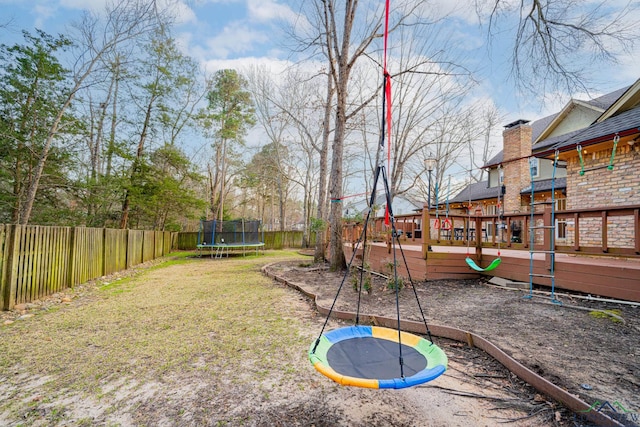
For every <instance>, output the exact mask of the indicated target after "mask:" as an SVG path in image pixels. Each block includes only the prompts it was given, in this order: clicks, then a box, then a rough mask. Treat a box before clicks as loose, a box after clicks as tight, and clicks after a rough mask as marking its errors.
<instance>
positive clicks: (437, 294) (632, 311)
mask: <svg viewBox="0 0 640 427" xmlns="http://www.w3.org/2000/svg"><path fill="white" fill-rule="evenodd" d="M270 270H271V271H272V272H273V273H275V274H277V275H278V276H281V277H283V278H285V279H287V280H290V281H292V282H294V283H296V284H298V285H299V286H301V287H302V288H304V289H306V290H308V291H309V292H311V293H313V294H316V295H318V296H319V303H321V304H322V305H324V306H326V307H329V306H331V303H332V301H333V300H334V298H335V296H336V291H337V289H338V286H339V284H340V283H341V281H342V279H343V277H344V273H333V272H330V271H328V269H327V267H326V266H318V265H309V266H304V265H300V264H292V263H289V264H280V265H276V266H272V267H270ZM373 283H374V284H373V287H372V290H371V292H370V293H363V295H362V300H361V303H360V311H361V312H362V313H370V314H377V315H384V316H388V317H395V313H396V306H395V292H394V291H392V290H390V289H389V288H388V286H387V280H385V279H381V278H377V277H376V276H374V281H373ZM415 286H416V290H417V294H418V297H419V300H420V303H421V305H422V307H423V309H424V311H425V314H426V318H427V322H428V323H429V324H441V325H447V326H454V327H457V328H460V329H464V330H467V331H471V332H474V333H477V334H478V335H481V336H483V337H485V338H487V339H489V340H490V341H492V342H493V343H494V344H497V345H498V346H499V347H500V348H501V349H503V350H504V351H505V352H506V353H508V354H509V355H511V356H512V357H513V358H515V359H516V360H518V361H519V362H521V363H522V364H524V365H525V366H527V367H528V368H530V369H531V370H533V371H535V372H537V373H538V374H539V375H541V376H543V377H544V378H546V379H548V380H549V381H551V382H553V383H554V384H556V385H558V386H560V387H562V388H564V389H565V390H567V391H569V392H571V393H572V394H574V395H576V396H578V397H580V398H581V399H582V400H584V401H585V402H587V403H589V404H592V403H596V402H601V403H604V402H610V403H612V404H613V403H614V402H617V403H619V404H620V405H621V407H624V408H625V409H624V410H627V411H629V416H628V417H626V419H625V420H624V421H625V422H626V424H627V425H637V423H638V421H637V415H638V413H639V412H640V362H639V360H640V307H636V306H630V305H622V304H614V303H604V302H595V301H588V300H584V299H580V296H579V295H576V294H574V295H573V296H568V295H566V296H565V295H564V294H563V296H561V297H560V299H561V301H562V302H563V304H562V305H561V306H558V305H554V304H551V303H550V302H549V297H548V296H544V297H534V298H533V299H531V300H530V299H524V298H523V296H524V295H526V294H527V293H528V291H511V290H505V289H500V288H499V287H495V286H492V285H490V284H487V282H486V281H485V280H467V281H460V280H442V281H429V282H426V283H424V282H423V283H415ZM356 296H357V292H356V291H355V290H354V281H352V280H351V278H350V277H348V278H347V279H346V282H345V284H344V286H343V290H342V291H341V292H340V295H339V297H338V299H337V301H336V309H339V310H347V311H355V309H356V305H357V300H356ZM399 305H400V312H401V317H402V318H404V319H408V320H418V321H420V320H421V316H420V311H419V309H418V308H417V304H416V302H415V295H414V293H413V291H412V290H410V288H409V287H405V288H404V289H403V290H402V291H401V292H400V303H399ZM595 310H606V311H610V312H611V313H613V314H616V315H617V316H618V317H619V318H618V317H612V316H608V315H606V314H603V313H601V312H598V311H595ZM620 319H622V321H620ZM436 343H438V340H437V339H436ZM447 347H449V348H447ZM444 348H445V351H448V352H451V347H450V346H448V345H447V344H446V343H445V344H444ZM463 369H464V368H463ZM474 369H477V366H476V367H470V368H469V369H465V372H466V373H469V372H470V371H471V372H473V371H474ZM504 386H505V387H508V386H506V385H504ZM532 394H534V393H533V392H532ZM537 398H538V399H540V396H537ZM618 411H620V412H621V411H623V409H620V408H618ZM573 418H575V415H573V416H572V415H570V414H566V413H564V414H562V419H564V420H565V421H566V422H575V421H573ZM620 418H622V417H619V419H620ZM547 421H548V419H547ZM543 425H544V424H543Z"/></svg>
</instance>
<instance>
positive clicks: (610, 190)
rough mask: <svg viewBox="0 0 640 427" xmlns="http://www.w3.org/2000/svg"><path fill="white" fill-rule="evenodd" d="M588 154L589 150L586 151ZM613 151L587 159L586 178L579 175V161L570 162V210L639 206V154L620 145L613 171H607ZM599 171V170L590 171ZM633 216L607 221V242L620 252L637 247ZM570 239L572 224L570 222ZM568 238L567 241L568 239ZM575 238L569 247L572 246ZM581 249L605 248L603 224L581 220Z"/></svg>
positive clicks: (573, 159)
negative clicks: (591, 247) (582, 247)
mask: <svg viewBox="0 0 640 427" xmlns="http://www.w3.org/2000/svg"><path fill="white" fill-rule="evenodd" d="M587 150H588V148H587ZM610 158H611V151H610V150H603V151H598V152H594V153H588V154H585V155H584V168H585V173H584V175H582V176H581V175H580V169H581V167H580V159H579V157H578V156H577V155H576V157H573V158H571V159H569V161H568V162H567V209H569V210H571V209H589V208H601V207H611V206H629V205H639V204H640V151H635V150H634V149H633V148H632V147H629V145H627V144H624V145H622V144H621V145H619V146H618V150H617V152H616V156H615V159H614V164H613V165H614V168H613V170H611V171H610V170H608V169H607V168H606V166H607V165H609V160H610ZM594 167H599V169H595V170H588V169H589V168H594ZM633 221H634V218H633V216H631V215H630V216H623V217H609V218H607V241H608V244H609V245H610V246H615V247H618V248H628V247H631V248H632V247H634V235H633V233H634V227H633ZM567 225H568V230H567V231H568V233H569V236H572V233H573V221H567ZM569 236H568V237H569ZM572 240H573V239H572V238H570V239H569V242H568V243H572ZM580 245H581V246H600V245H602V220H601V219H600V218H583V219H581V220H580Z"/></svg>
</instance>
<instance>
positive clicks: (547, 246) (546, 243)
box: [542, 204, 555, 270]
mask: <svg viewBox="0 0 640 427" xmlns="http://www.w3.org/2000/svg"><path fill="white" fill-rule="evenodd" d="M551 208H552V207H551V205H550V204H548V205H545V206H544V213H543V214H542V224H543V225H544V226H545V227H546V228H544V229H543V230H544V233H543V234H542V236H543V237H542V242H543V243H542V247H543V248H544V250H545V251H547V252H545V254H544V266H545V268H546V269H547V270H551V254H550V253H549V252H548V251H552V250H555V248H552V247H551V233H553V232H554V231H555V229H554V228H551V226H553V224H552V223H551Z"/></svg>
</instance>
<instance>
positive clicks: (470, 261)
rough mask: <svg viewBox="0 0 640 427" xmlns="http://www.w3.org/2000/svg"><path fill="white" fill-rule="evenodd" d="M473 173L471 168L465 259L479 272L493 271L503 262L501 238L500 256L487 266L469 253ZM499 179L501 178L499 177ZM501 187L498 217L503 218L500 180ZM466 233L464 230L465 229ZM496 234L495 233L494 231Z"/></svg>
mask: <svg viewBox="0 0 640 427" xmlns="http://www.w3.org/2000/svg"><path fill="white" fill-rule="evenodd" d="M500 168H501V166H498V176H499V175H500V172H499V171H500ZM472 179H473V178H472V175H471V170H469V187H468V188H469V206H468V208H467V209H468V219H467V227H466V232H467V235H466V238H467V257H466V258H465V261H466V263H467V265H468V266H469V267H471V268H472V269H473V270H475V271H479V272H484V271H491V270H494V269H495V268H496V267H498V266H499V265H500V263H501V262H502V258H501V257H500V240H498V258H495V259H494V260H493V261H491V264H489V265H488V266H487V267H485V268H482V267H480V266H479V265H478V264H476V262H475V261H474V260H473V258H471V255H470V254H469V249H470V245H471V239H469V234H470V233H469V231H470V226H471V206H472V205H471V181H472ZM498 179H499V178H498ZM498 184H499V187H498V213H499V215H498V218H501V217H502V215H501V214H500V206H501V203H500V194H501V193H502V188H501V187H502V184H500V182H498ZM476 232H478V230H476ZM463 233H464V230H463ZM494 234H495V233H494Z"/></svg>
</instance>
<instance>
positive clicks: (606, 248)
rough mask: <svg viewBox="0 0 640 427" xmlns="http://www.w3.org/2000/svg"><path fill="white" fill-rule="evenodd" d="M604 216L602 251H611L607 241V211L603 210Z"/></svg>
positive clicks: (602, 216) (602, 214) (602, 215)
mask: <svg viewBox="0 0 640 427" xmlns="http://www.w3.org/2000/svg"><path fill="white" fill-rule="evenodd" d="M600 216H601V218H602V227H601V228H602V252H605V253H606V252H609V243H608V241H607V236H608V234H609V233H608V231H607V225H608V224H607V222H608V221H607V211H606V210H603V211H602V213H601V215H600Z"/></svg>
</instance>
